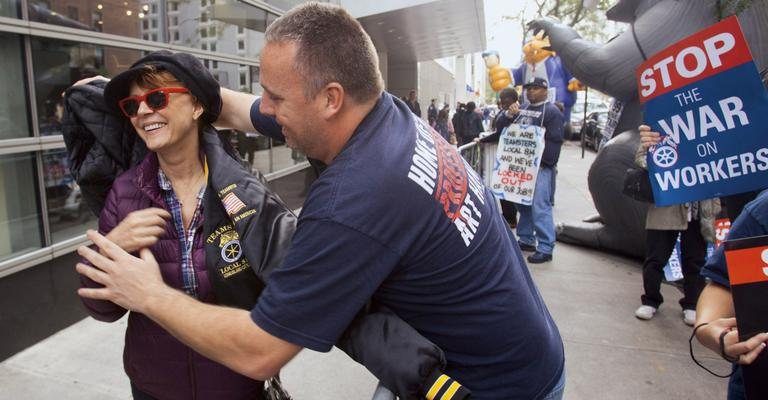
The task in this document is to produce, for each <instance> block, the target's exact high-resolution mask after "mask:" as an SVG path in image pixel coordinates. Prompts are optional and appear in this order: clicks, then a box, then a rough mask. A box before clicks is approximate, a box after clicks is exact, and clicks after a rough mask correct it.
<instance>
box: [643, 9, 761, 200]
mask: <svg viewBox="0 0 768 400" xmlns="http://www.w3.org/2000/svg"><path fill="white" fill-rule="evenodd" d="M638 85H639V89H640V97H641V101H644V102H645V118H644V120H645V121H646V123H647V124H649V125H650V126H651V128H652V129H653V130H654V131H656V132H659V133H661V135H662V137H663V140H662V142H661V143H659V144H658V145H656V146H653V147H651V148H650V149H649V152H648V156H647V162H648V171H649V173H650V177H651V185H652V187H653V192H654V193H653V194H654V199H655V203H656V205H657V206H666V205H671V204H679V203H684V202H688V201H696V200H702V199H707V198H713V197H720V196H724V195H728V194H734V193H741V192H745V191H750V190H755V189H759V188H764V187H766V186H768V93H767V92H766V90H765V88H764V87H763V85H762V82H761V81H760V77H759V74H758V72H757V68H756V66H755V64H754V62H753V61H752V56H751V54H750V53H749V48H748V47H747V44H746V41H745V40H744V36H743V34H742V33H741V28H740V27H739V24H738V19H736V18H735V17H732V18H728V19H726V20H724V21H722V22H720V23H717V24H715V25H713V26H711V27H709V28H707V29H705V30H703V31H701V32H698V33H696V34H694V35H692V36H690V37H688V38H686V39H684V40H682V41H680V42H677V43H676V44H674V45H672V46H670V47H668V48H667V49H665V50H663V51H661V52H660V53H658V54H657V55H655V56H654V57H652V58H651V59H649V60H648V61H647V62H645V63H644V64H643V65H641V66H640V67H639V68H638Z"/></svg>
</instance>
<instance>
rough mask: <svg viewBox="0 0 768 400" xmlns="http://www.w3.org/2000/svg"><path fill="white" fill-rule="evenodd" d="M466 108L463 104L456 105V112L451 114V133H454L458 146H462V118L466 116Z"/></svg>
mask: <svg viewBox="0 0 768 400" xmlns="http://www.w3.org/2000/svg"><path fill="white" fill-rule="evenodd" d="M466 111H467V109H466V106H465V105H464V103H461V102H457V103H456V112H455V113H453V118H451V123H452V124H453V131H454V132H455V133H456V138H457V139H458V144H459V146H461V145H463V144H464V117H465V115H466Z"/></svg>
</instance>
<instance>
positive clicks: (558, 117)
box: [544, 105, 565, 143]
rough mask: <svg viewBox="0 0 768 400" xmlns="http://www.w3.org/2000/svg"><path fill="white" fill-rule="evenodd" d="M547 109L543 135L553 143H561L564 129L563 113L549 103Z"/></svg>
mask: <svg viewBox="0 0 768 400" xmlns="http://www.w3.org/2000/svg"><path fill="white" fill-rule="evenodd" d="M547 108H549V110H547V114H548V116H547V119H548V121H547V122H546V124H545V127H546V128H547V130H546V132H544V137H545V138H546V139H547V140H550V141H552V142H555V143H562V142H563V141H564V140H565V129H564V125H563V113H561V112H560V110H558V109H557V107H556V106H555V105H550V107H547Z"/></svg>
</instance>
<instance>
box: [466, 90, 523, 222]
mask: <svg viewBox="0 0 768 400" xmlns="http://www.w3.org/2000/svg"><path fill="white" fill-rule="evenodd" d="M518 99H519V96H518V94H517V91H516V90H515V89H514V88H511V87H508V88H504V89H502V90H501V92H499V113H498V114H497V115H496V118H494V120H493V127H494V128H495V130H494V132H493V133H492V134H491V135H488V136H486V137H485V138H483V139H476V140H478V141H480V142H481V143H488V144H490V145H492V146H494V148H493V149H490V150H489V151H488V153H489V154H496V149H495V147H496V145H498V143H499V138H501V132H502V131H503V130H504V129H505V128H506V127H508V126H509V125H510V124H512V122H513V121H514V119H515V118H516V117H517V113H518V112H519V110H520V105H519V104H518V102H517V101H518ZM499 201H500V202H501V212H502V214H503V215H504V219H505V220H506V221H507V223H508V224H509V226H510V227H511V228H515V227H516V226H517V208H516V207H515V203H513V202H511V201H507V200H504V199H501V200H499Z"/></svg>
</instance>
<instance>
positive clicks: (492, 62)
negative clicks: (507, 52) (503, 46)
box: [483, 50, 512, 92]
mask: <svg viewBox="0 0 768 400" xmlns="http://www.w3.org/2000/svg"><path fill="white" fill-rule="evenodd" d="M483 60H484V61H485V66H486V68H488V82H490V84H491V88H492V89H493V90H494V91H496V92H498V91H500V90H501V89H504V88H505V87H507V86H511V85H512V74H511V73H510V72H509V69H508V68H504V67H502V66H501V65H499V52H497V51H494V50H491V51H486V52H484V53H483Z"/></svg>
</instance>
